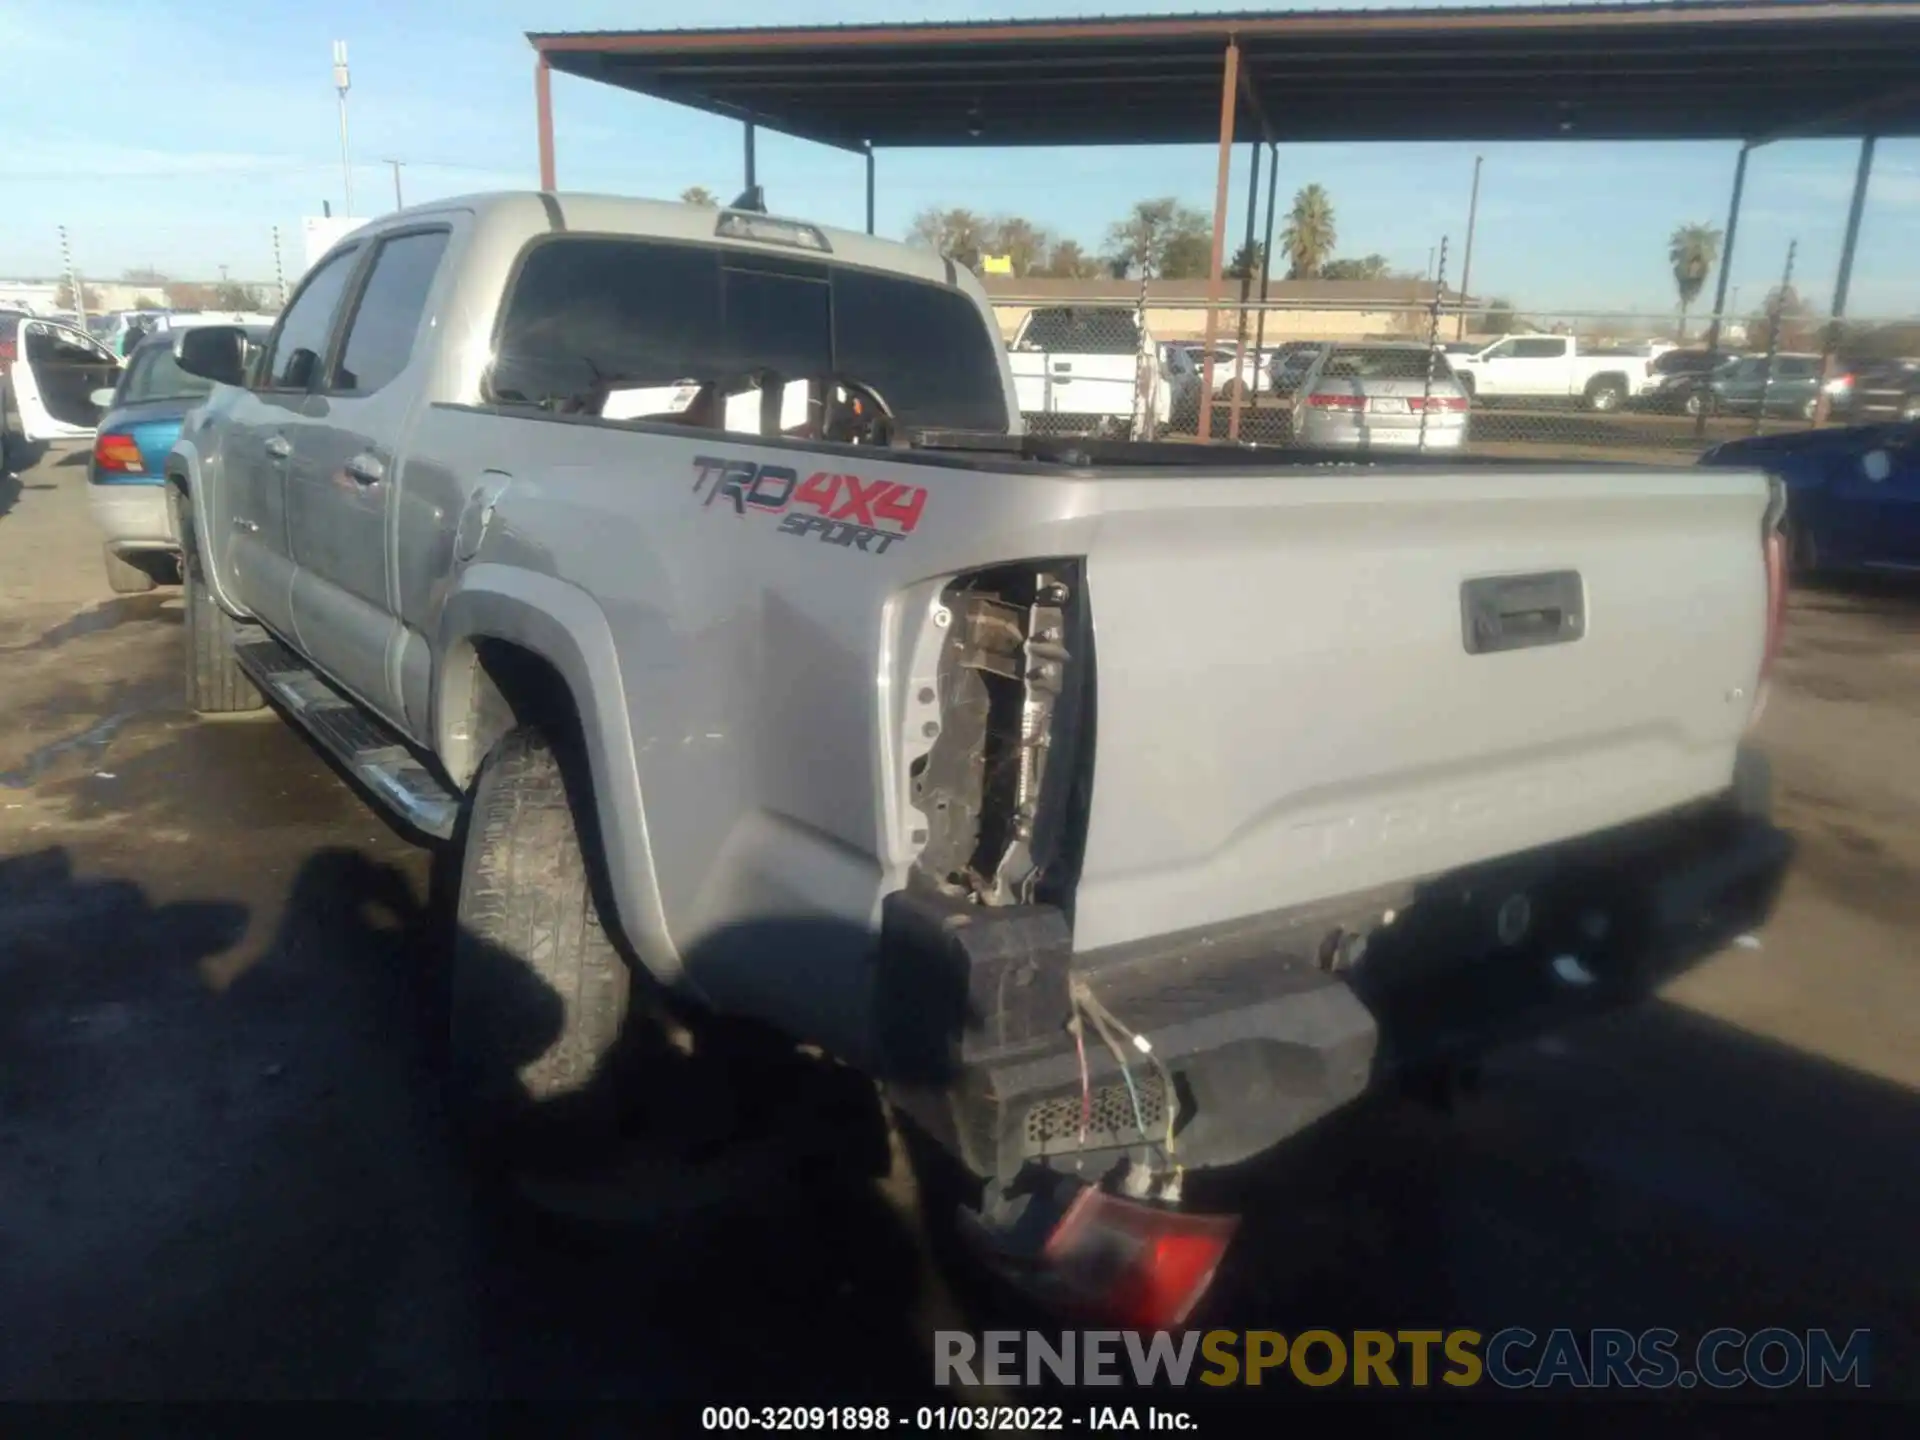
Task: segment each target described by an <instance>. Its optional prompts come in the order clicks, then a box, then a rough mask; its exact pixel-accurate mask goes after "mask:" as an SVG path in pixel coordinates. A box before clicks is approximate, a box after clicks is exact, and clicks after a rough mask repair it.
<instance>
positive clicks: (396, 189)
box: [387, 160, 407, 210]
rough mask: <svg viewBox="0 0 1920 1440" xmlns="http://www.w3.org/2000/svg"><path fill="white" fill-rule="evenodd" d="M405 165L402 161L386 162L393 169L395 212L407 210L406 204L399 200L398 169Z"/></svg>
mask: <svg viewBox="0 0 1920 1440" xmlns="http://www.w3.org/2000/svg"><path fill="white" fill-rule="evenodd" d="M406 163H407V162H406V161H404V160H389V161H387V164H389V165H391V166H392V167H393V208H394V209H396V210H404V209H406V208H407V202H406V201H404V200H402V199H401V198H400V167H401V166H402V165H404V164H406Z"/></svg>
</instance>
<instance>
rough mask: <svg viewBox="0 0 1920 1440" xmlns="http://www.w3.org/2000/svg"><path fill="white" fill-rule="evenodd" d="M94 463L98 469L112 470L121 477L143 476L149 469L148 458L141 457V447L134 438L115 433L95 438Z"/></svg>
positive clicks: (111, 432)
mask: <svg viewBox="0 0 1920 1440" xmlns="http://www.w3.org/2000/svg"><path fill="white" fill-rule="evenodd" d="M93 463H94V465H95V466H96V467H97V468H98V469H101V470H112V471H114V472H115V473H116V474H120V475H143V474H145V473H146V469H147V461H146V457H145V456H143V455H141V453H140V447H139V446H138V445H136V444H134V443H133V437H132V436H131V435H120V434H117V433H115V432H113V431H109V432H107V433H106V434H105V435H100V436H97V437H95V439H94V442H93Z"/></svg>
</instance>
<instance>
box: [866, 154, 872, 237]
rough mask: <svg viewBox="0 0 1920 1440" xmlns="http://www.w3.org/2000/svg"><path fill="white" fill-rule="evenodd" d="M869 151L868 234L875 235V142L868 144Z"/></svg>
mask: <svg viewBox="0 0 1920 1440" xmlns="http://www.w3.org/2000/svg"><path fill="white" fill-rule="evenodd" d="M866 151H867V233H868V234H869V235H871V234H873V142H872V141H871V140H869V141H867V143H866Z"/></svg>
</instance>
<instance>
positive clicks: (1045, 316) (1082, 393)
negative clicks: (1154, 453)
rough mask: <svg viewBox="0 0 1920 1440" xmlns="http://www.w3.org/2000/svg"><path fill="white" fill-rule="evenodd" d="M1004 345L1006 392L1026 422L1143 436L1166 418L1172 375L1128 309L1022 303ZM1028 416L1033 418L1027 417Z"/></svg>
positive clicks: (1047, 428)
mask: <svg viewBox="0 0 1920 1440" xmlns="http://www.w3.org/2000/svg"><path fill="white" fill-rule="evenodd" d="M1008 349H1009V351H1010V352H1011V355H1010V364H1011V366H1012V368H1013V386H1014V393H1015V395H1016V396H1017V397H1018V398H1019V402H1020V413H1021V415H1022V416H1023V417H1025V418H1027V420H1028V422H1029V425H1030V428H1033V429H1036V430H1040V431H1042V432H1043V433H1046V434H1050V435H1062V434H1100V435H1108V436H1116V437H1129V436H1130V437H1132V438H1134V439H1146V438H1148V437H1149V436H1150V435H1151V434H1152V433H1154V432H1156V431H1158V430H1160V429H1163V428H1165V426H1166V425H1167V423H1168V422H1169V421H1170V420H1171V419H1172V418H1173V382H1172V381H1171V380H1170V379H1169V378H1168V376H1167V374H1166V370H1165V367H1163V366H1162V365H1161V363H1160V348H1159V346H1158V345H1156V344H1155V343H1154V340H1153V337H1152V336H1151V335H1150V334H1148V333H1147V331H1146V327H1145V326H1144V325H1143V324H1142V322H1141V320H1140V317H1139V316H1138V315H1136V314H1135V313H1134V312H1133V311H1131V310H1123V309H1120V308H1118V307H1116V306H1093V305H1050V306H1047V307H1045V308H1042V309H1039V310H1033V311H1029V312H1028V314H1027V317H1026V319H1024V320H1022V321H1021V322H1020V328H1019V329H1018V330H1017V331H1015V332H1014V336H1013V343H1012V344H1011V345H1010V346H1009V347H1008ZM1042 417H1044V418H1042ZM1054 417H1058V418H1054ZM1036 418H1039V421H1040V423H1038V424H1033V421H1034V419H1036ZM1149 421H1151V428H1149V424H1148V422H1149Z"/></svg>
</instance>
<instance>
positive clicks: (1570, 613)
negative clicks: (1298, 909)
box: [1074, 467, 1768, 950]
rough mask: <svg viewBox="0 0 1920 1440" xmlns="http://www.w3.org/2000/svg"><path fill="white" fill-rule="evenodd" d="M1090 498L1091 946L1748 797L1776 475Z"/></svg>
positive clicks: (1296, 477)
mask: <svg viewBox="0 0 1920 1440" xmlns="http://www.w3.org/2000/svg"><path fill="white" fill-rule="evenodd" d="M1097 483H1098V486H1099V489H1100V504H1099V513H1100V516H1101V518H1100V520H1099V522H1098V527H1097V529H1096V532H1095V535H1094V538H1093V541H1092V544H1091V546H1090V548H1089V554H1088V560H1087V565H1088V569H1087V584H1088V590H1089V594H1090V597H1091V604H1092V613H1093V620H1094V626H1095V648H1096V652H1097V653H1096V661H1095V663H1096V669H1097V676H1098V680H1097V684H1098V694H1097V739H1096V753H1095V757H1094V779H1093V799H1092V809H1091V814H1090V817H1089V821H1088V832H1087V843H1086V852H1085V859H1084V864H1083V867H1082V873H1081V879H1080V884H1079V888H1078V892H1077V900H1076V905H1075V912H1076V913H1075V921H1074V931H1075V939H1074V943H1075V947H1076V948H1077V949H1080V950H1088V949H1094V948H1098V947H1100V946H1105V945H1111V944H1117V943H1121V942H1124V941H1128V940H1133V939H1137V938H1140V937H1143V936H1147V935H1154V934H1167V933H1170V932H1174V931H1179V930H1183V929H1187V928H1190V927H1195V926H1202V925H1207V924H1211V923H1215V922H1218V921H1222V920H1227V919H1233V918H1238V917H1243V916H1248V915H1254V914H1258V913H1261V912H1264V911H1268V910H1275V909H1279V908H1282V907H1285V906H1289V905H1294V904H1300V903H1304V902H1308V901H1312V900H1317V899H1323V898H1328V897H1332V896H1336V895H1341V894H1345V893H1348V892H1352V891H1358V890H1363V889H1366V888H1368V887H1371V886H1375V885H1385V884H1390V883H1394V882H1398V881H1403V880H1408V879H1412V878H1415V877H1418V876H1421V875H1426V874H1432V873H1437V872H1440V871H1445V870H1449V869H1452V868H1454V867H1456V866H1459V865H1463V864H1467V863H1469V862H1473V861H1477V860H1485V859H1489V858H1492V857H1494V856H1498V855H1503V854H1507V853H1511V852H1514V851H1518V850H1522V849H1526V848H1529V847H1533V846H1538V845H1544V844H1550V843H1552V842H1554V841H1556V840H1560V839H1564V838H1568V837H1572V836H1576V835H1581V834H1585V833H1588V832H1591V831H1594V830H1598V829H1602V828H1605V827H1608V826H1611V825H1615V824H1619V823H1623V822H1625V821H1628V820H1632V819H1635V818H1637V817H1640V816H1644V815H1648V814H1652V813H1656V812H1658V811H1661V810H1665V809H1668V808H1671V807H1674V806H1677V805H1680V804H1683V803H1685V802H1687V801H1690V800H1693V799H1696V798H1699V797H1702V796H1706V795H1709V794H1711V793H1713V792H1715V791H1718V790H1722V789H1724V788H1726V787H1727V786H1728V785H1729V784H1730V782H1731V776H1732V772H1733V764H1734V756H1735V750H1736V747H1737V744H1738V742H1739V740H1740V738H1741V736H1742V734H1743V732H1744V731H1745V729H1746V726H1747V722H1748V719H1749V717H1750V714H1751V712H1752V707H1753V703H1754V692H1755V687H1756V683H1757V679H1758V675H1759V671H1760V667H1761V661H1762V652H1763V647H1764V644H1765V636H1766V623H1767V619H1766V617H1767V603H1768V602H1767V579H1766V571H1765V566H1764V563H1763V556H1762V545H1761V527H1762V522H1763V517H1764V514H1765V511H1766V507H1767V499H1768V496H1767V489H1766V483H1765V481H1764V479H1763V477H1761V476H1760V475H1758V474H1755V473H1743V472H1721V473H1715V472H1713V471H1710V470H1695V469H1687V470H1671V471H1665V470H1647V469H1625V468H1622V469H1619V470H1580V471H1554V470H1550V469H1542V470H1539V471H1531V470H1517V469H1516V470H1492V469H1488V470H1481V471H1477V472H1465V471H1449V470H1442V469H1424V468H1423V469H1413V470H1401V471H1392V470H1368V469H1364V468H1359V467H1355V468H1352V469H1333V470H1325V471H1312V472H1301V473H1297V474H1291V475H1279V476H1273V475H1268V476H1263V477H1258V478H1256V477H1220V478H1214V477H1194V476H1193V475H1192V474H1191V473H1188V474H1187V475H1185V476H1183V477H1181V478H1179V479H1174V478H1172V477H1152V476H1142V477H1137V478H1136V477H1116V478H1103V479H1101V480H1100V481H1098V482H1097ZM1527 577H1536V578H1527ZM1489 582H1490V583H1489ZM1511 582H1518V583H1511ZM1469 612H1471V613H1472V614H1473V615H1477V616H1478V617H1479V619H1478V629H1477V630H1476V624H1475V621H1474V620H1473V619H1471V618H1469ZM1473 636H1477V638H1471V639H1470V637H1473ZM1502 637H1505V638H1504V639H1503V638H1502ZM1503 644H1504V645H1506V646H1508V647H1509V648H1500V647H1501V646H1502V645H1503Z"/></svg>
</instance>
